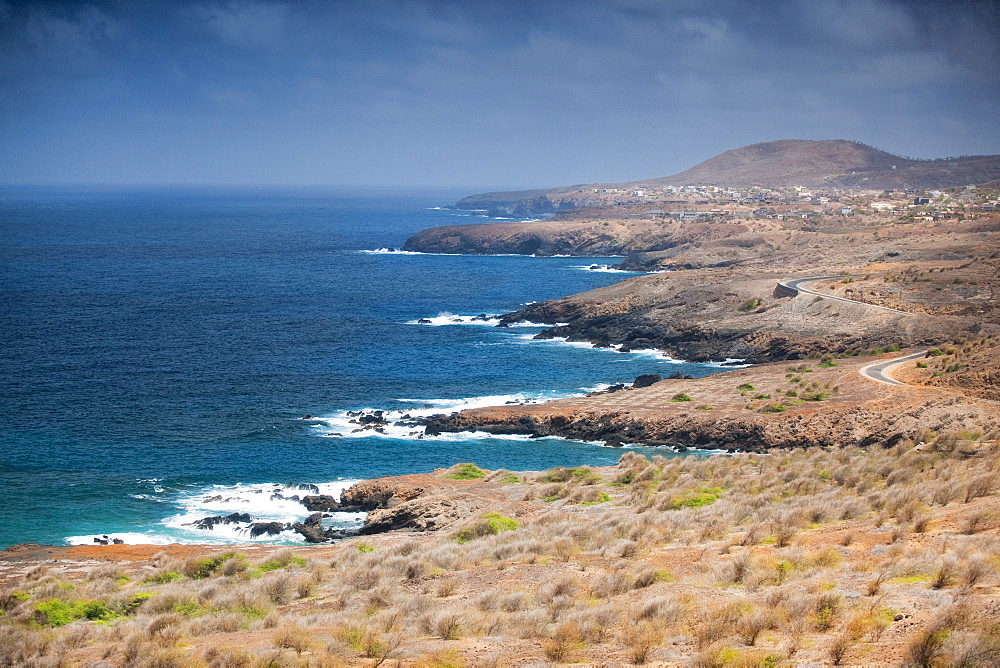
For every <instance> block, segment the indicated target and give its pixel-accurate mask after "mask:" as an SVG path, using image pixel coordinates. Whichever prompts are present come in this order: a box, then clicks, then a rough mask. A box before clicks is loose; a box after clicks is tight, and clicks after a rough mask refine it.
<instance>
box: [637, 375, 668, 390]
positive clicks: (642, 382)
mask: <svg viewBox="0 0 1000 668" xmlns="http://www.w3.org/2000/svg"><path fill="white" fill-rule="evenodd" d="M661 380H663V377H662V376H661V375H660V374H658V373H644V374H642V375H641V376H636V379H635V382H634V383H632V387H633V388H640V387H649V386H650V385H652V384H653V383H659V382H660V381H661Z"/></svg>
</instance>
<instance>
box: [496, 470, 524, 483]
mask: <svg viewBox="0 0 1000 668" xmlns="http://www.w3.org/2000/svg"><path fill="white" fill-rule="evenodd" d="M519 482H521V479H520V478H518V477H517V475H516V474H514V473H508V474H507V475H505V476H504V477H503V479H502V480H501V481H500V484H502V485H515V484H517V483H519Z"/></svg>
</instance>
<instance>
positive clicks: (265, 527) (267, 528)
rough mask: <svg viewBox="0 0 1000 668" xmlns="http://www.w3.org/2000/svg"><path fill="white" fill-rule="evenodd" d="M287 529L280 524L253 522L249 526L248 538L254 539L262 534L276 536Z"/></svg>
mask: <svg viewBox="0 0 1000 668" xmlns="http://www.w3.org/2000/svg"><path fill="white" fill-rule="evenodd" d="M287 528H288V526H287V525H286V524H284V523H282V522H254V523H253V524H251V525H250V537H251V538H256V537H257V536H263V535H264V534H267V535H268V536H277V535H278V534H279V533H281V532H282V531H284V530H285V529H287Z"/></svg>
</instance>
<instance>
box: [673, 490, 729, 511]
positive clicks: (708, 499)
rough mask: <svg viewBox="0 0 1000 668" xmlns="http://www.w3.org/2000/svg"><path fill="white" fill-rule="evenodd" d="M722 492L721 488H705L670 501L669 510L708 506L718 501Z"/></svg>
mask: <svg viewBox="0 0 1000 668" xmlns="http://www.w3.org/2000/svg"><path fill="white" fill-rule="evenodd" d="M724 491H725V490H724V489H722V488H721V487H705V488H702V489H699V490H698V491H697V492H692V493H691V494H686V495H684V496H679V497H677V498H674V499H672V500H671V501H670V506H669V508H670V509H671V510H679V509H680V508H701V507H702V506H710V505H712V504H713V503H715V502H716V501H718V500H719V497H721V496H722V493H723V492H724Z"/></svg>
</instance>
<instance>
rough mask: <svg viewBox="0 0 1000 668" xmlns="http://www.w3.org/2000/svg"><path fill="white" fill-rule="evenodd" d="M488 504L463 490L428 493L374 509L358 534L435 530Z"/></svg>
mask: <svg viewBox="0 0 1000 668" xmlns="http://www.w3.org/2000/svg"><path fill="white" fill-rule="evenodd" d="M489 505H490V502H489V501H488V500H487V499H485V498H482V497H479V496H475V495H472V494H466V493H451V494H433V495H428V496H425V497H421V498H417V499H413V500H410V501H406V502H405V503H402V504H400V505H397V506H394V507H392V508H384V509H379V510H373V511H372V512H370V513H368V517H367V518H365V523H364V526H363V527H361V529H360V530H359V533H361V534H373V533H383V532H385V531H397V530H408V531H438V530H440V529H444V528H446V527H448V526H451V525H453V524H455V523H456V522H460V521H462V520H465V519H468V518H470V517H472V516H473V515H475V514H477V513H480V512H482V511H483V510H484V509H486V508H487V507H489Z"/></svg>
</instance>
